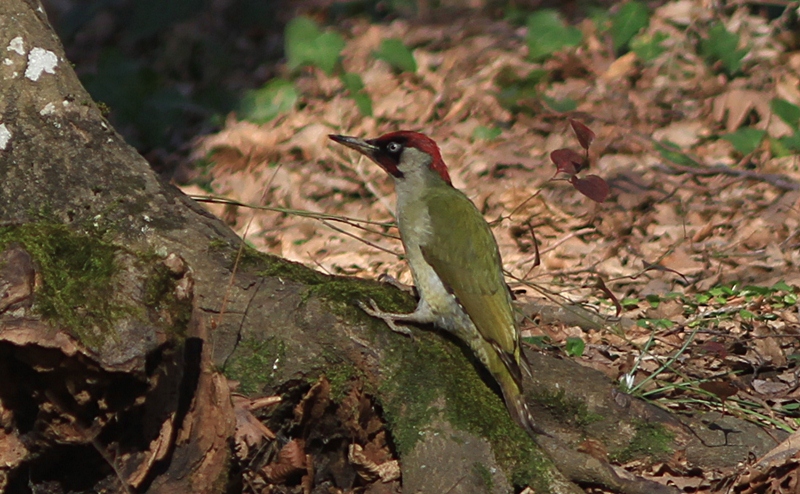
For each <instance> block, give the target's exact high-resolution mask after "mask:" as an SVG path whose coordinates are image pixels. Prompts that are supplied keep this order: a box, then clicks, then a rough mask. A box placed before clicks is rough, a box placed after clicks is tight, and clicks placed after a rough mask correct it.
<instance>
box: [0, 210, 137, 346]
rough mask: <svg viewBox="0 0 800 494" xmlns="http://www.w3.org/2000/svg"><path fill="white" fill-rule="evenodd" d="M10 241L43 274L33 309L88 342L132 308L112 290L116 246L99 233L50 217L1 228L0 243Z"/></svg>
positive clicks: (98, 341)
mask: <svg viewBox="0 0 800 494" xmlns="http://www.w3.org/2000/svg"><path fill="white" fill-rule="evenodd" d="M14 242H16V243H19V244H21V245H22V246H24V248H25V250H26V251H27V252H28V253H29V254H30V255H31V256H32V257H33V259H34V261H35V262H36V265H37V266H38V269H39V273H40V274H41V284H40V285H39V286H38V287H37V289H36V299H35V304H34V309H35V310H36V311H37V312H38V313H39V314H41V315H42V317H44V318H46V319H49V320H51V321H52V322H53V323H55V324H56V325H59V326H62V327H65V328H67V329H68V330H70V331H71V332H73V333H74V334H75V335H76V336H77V337H78V338H79V339H80V340H81V341H82V342H83V343H84V344H86V345H87V346H91V347H97V346H99V345H101V344H102V343H103V341H104V339H105V336H106V334H107V333H108V331H109V329H111V328H112V327H113V325H114V322H115V321H117V320H119V319H120V318H122V317H124V316H127V315H130V314H131V313H132V311H133V309H132V308H131V307H126V306H124V305H122V304H120V303H117V302H114V301H113V298H112V297H111V296H110V295H111V294H113V293H114V286H113V279H114V276H115V274H116V273H117V270H118V269H119V267H118V265H117V262H116V260H115V254H116V250H117V249H116V248H115V247H114V246H113V245H111V244H110V243H108V242H106V241H104V240H102V239H101V238H100V237H99V235H91V234H81V233H76V232H74V231H72V230H70V229H69V228H67V227H66V226H64V225H59V224H52V223H29V224H24V225H19V226H12V227H2V228H0V248H5V247H7V246H8V245H9V244H11V243H14Z"/></svg>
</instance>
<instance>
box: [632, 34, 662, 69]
mask: <svg viewBox="0 0 800 494" xmlns="http://www.w3.org/2000/svg"><path fill="white" fill-rule="evenodd" d="M668 38H669V35H668V34H667V33H662V32H660V31H659V32H657V33H655V34H653V35H649V34H642V35H639V36H636V37H635V38H633V40H631V43H630V48H631V51H632V52H634V53H635V54H636V56H637V57H639V60H642V61H643V62H649V61H651V60H653V59H655V58H657V57H658V56H659V55H661V54H662V53H664V52H665V51H666V50H667V49H666V48H664V47H663V46H661V43H663V42H664V41H665V40H667V39H668Z"/></svg>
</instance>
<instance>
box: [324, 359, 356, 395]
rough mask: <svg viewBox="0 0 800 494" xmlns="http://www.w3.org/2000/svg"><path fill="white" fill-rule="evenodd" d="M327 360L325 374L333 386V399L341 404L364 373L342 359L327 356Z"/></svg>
mask: <svg viewBox="0 0 800 494" xmlns="http://www.w3.org/2000/svg"><path fill="white" fill-rule="evenodd" d="M325 360H326V361H328V365H326V366H325V371H324V374H325V377H327V378H328V382H329V383H330V385H331V399H332V400H333V401H334V402H336V403H341V401H342V400H343V399H344V398H345V397H346V396H347V394H348V393H349V392H350V389H351V386H352V384H353V383H354V382H355V381H356V380H357V379H358V378H360V377H362V375H363V373H362V372H361V371H360V370H359V369H358V368H356V367H355V366H354V365H353V364H351V363H349V362H346V361H344V360H343V359H341V358H338V357H328V356H326V357H325Z"/></svg>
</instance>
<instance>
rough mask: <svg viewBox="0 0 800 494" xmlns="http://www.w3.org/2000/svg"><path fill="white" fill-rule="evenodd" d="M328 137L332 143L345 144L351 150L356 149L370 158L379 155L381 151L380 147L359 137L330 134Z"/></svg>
mask: <svg viewBox="0 0 800 494" xmlns="http://www.w3.org/2000/svg"><path fill="white" fill-rule="evenodd" d="M328 137H329V138H330V139H331V140H332V141H335V142H338V143H339V144H343V145H345V146H347V147H349V148H350V149H355V150H356V151H358V152H359V153H361V154H363V155H364V156H367V157H370V158H372V157H373V156H375V153H377V152H378V150H379V148H378V146H375V145H374V144H370V143H369V142H367V141H365V140H364V139H361V138H359V137H351V136H340V135H336V134H329V135H328Z"/></svg>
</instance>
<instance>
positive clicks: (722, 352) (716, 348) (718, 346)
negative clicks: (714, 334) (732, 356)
mask: <svg viewBox="0 0 800 494" xmlns="http://www.w3.org/2000/svg"><path fill="white" fill-rule="evenodd" d="M700 348H701V349H703V350H705V351H706V352H708V353H713V354H714V355H716V356H717V357H719V358H723V359H724V358H725V357H727V356H728V349H727V348H725V345H723V344H722V343H720V342H718V341H707V342H705V343H703V344H702V345H700Z"/></svg>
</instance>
